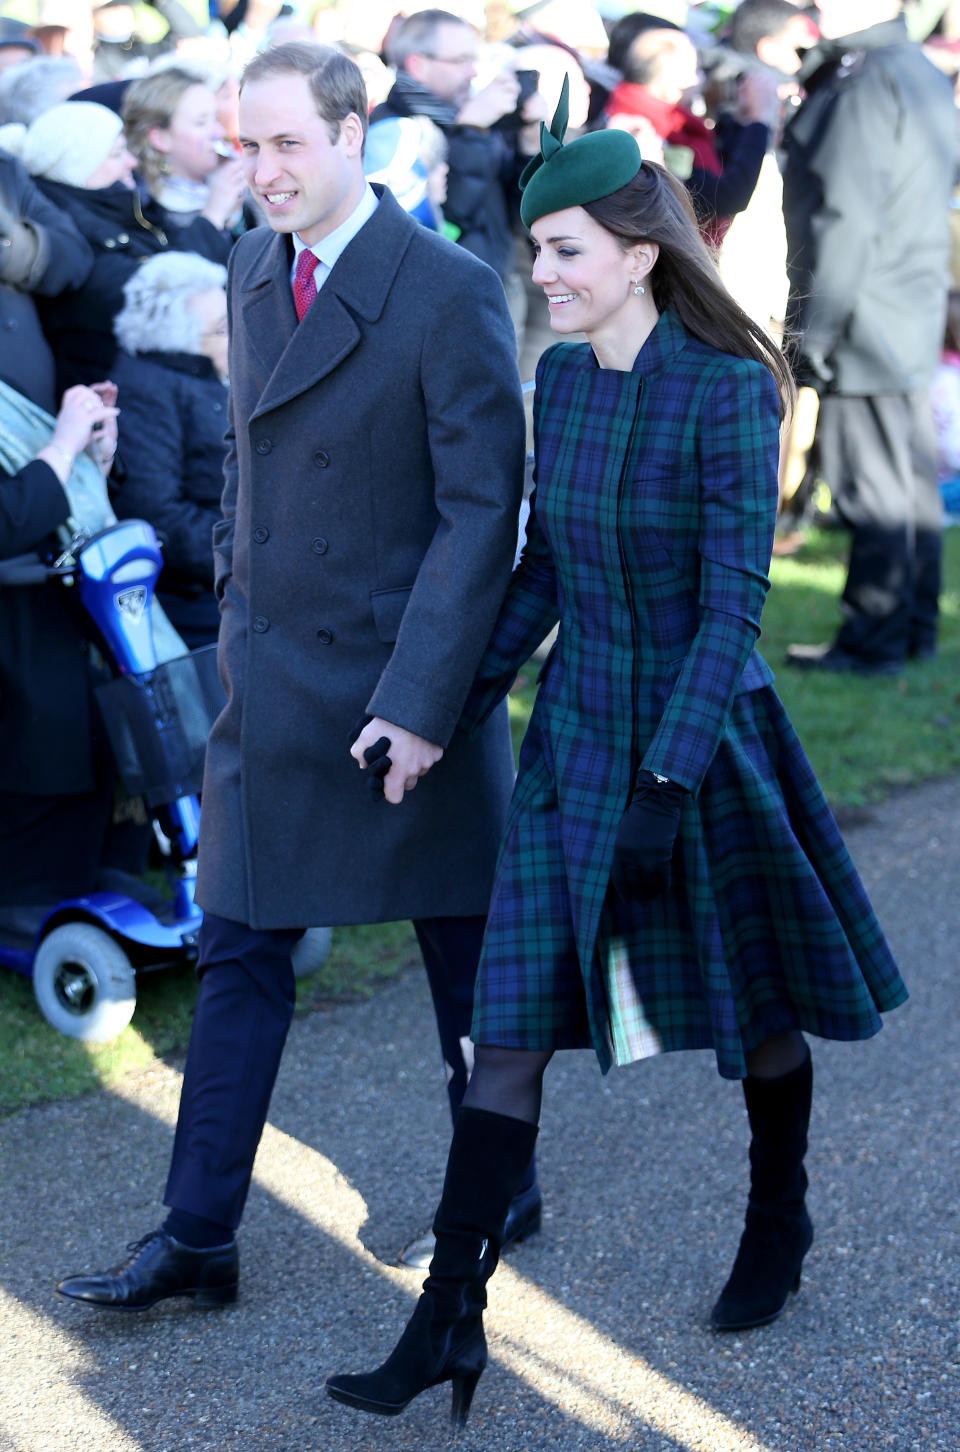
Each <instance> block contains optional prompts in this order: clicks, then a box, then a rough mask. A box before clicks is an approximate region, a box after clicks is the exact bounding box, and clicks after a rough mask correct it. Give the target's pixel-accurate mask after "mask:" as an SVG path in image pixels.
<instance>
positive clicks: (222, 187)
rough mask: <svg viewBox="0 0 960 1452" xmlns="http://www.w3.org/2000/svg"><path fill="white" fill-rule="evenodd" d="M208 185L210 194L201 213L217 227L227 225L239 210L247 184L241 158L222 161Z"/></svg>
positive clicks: (212, 174) (210, 177) (209, 178)
mask: <svg viewBox="0 0 960 1452" xmlns="http://www.w3.org/2000/svg"><path fill="white" fill-rule="evenodd" d="M207 186H208V187H209V188H210V194H209V196H208V197H207V204H206V206H205V207H204V209H203V211H202V212H201V214H200V215H201V216H203V217H206V219H207V221H208V222H212V223H213V225H214V226H215V227H226V225H227V223H228V222H229V221H230V220H231V219H232V218H233V217H235V216H236V215H237V213H238V212H239V210H240V206H241V203H242V201H243V194H244V192H245V190H246V186H247V183H246V181H245V179H244V175H243V163H242V161H241V160H240V158H239V157H231V158H229V159H228V160H226V161H221V163H220V165H219V166H218V167H217V169H216V171H214V172H212V173H211V175H210V176H209V177H208V178H207Z"/></svg>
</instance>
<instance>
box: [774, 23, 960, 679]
mask: <svg viewBox="0 0 960 1452" xmlns="http://www.w3.org/2000/svg"><path fill="white" fill-rule="evenodd" d="M899 12H900V5H899V3H898V0H821V4H820V12H819V13H820V28H821V31H822V34H823V40H822V41H821V43H820V44H819V45H818V46H816V47H815V48H814V49H813V50H811V51H810V52H808V54H807V56H806V57H805V59H804V63H803V66H802V68H801V71H800V72H799V76H798V79H799V80H800V83H801V85H802V86H803V88H804V91H805V99H804V101H803V103H802V105H801V106H800V107H799V108H798V109H797V110H796V112H795V113H794V115H793V117H792V118H791V120H790V121H789V122H788V124H787V126H786V129H785V132H784V138H783V146H784V152H785V158H786V160H785V167H784V177H783V205H784V219H785V222H786V230H787V268H788V273H789V276H790V300H789V304H788V315H787V332H788V335H789V338H790V342H791V344H792V347H793V349H794V351H795V354H796V362H795V369H796V372H797V380H798V382H799V383H801V384H803V385H806V386H808V387H811V388H814V389H815V390H816V391H817V392H818V393H819V394H820V395H821V401H820V416H819V422H818V425H817V444H818V453H819V460H820V465H821V469H822V472H823V475H824V478H825V479H826V480H827V483H828V484H829V485H830V489H831V493H832V495H833V503H834V508H835V511H836V513H837V516H838V517H839V519H840V521H841V523H842V524H843V525H844V526H845V527H846V528H847V529H848V530H849V531H850V562H849V567H848V571H847V580H846V584H845V586H844V591H843V600H842V609H843V619H842V623H841V626H840V629H839V631H838V633H837V636H836V638H835V639H834V640H833V641H830V642H825V643H818V644H815V645H810V644H802V645H794V646H791V647H790V648H789V650H788V652H787V661H788V663H789V664H790V665H792V666H795V667H798V668H800V669H805V670H819V671H831V672H837V671H841V672H854V673H856V674H860V675H893V674H896V673H897V672H898V671H900V670H901V669H902V668H903V666H904V664H905V662H907V661H908V660H918V659H925V658H928V657H931V656H933V655H934V653H935V651H936V639H937V620H938V610H939V607H938V599H939V593H940V562H941V548H942V517H943V506H942V503H941V499H940V492H939V489H938V487H937V475H936V453H935V446H934V434H933V415H932V409H931V405H930V384H931V381H932V379H933V375H934V371H935V369H936V365H937V360H938V358H939V356H940V349H941V347H942V344H943V326H944V319H945V314H946V301H947V284H948V274H947V263H948V257H949V232H948V215H949V203H950V190H951V187H952V185H953V173H954V166H955V150H956V141H955V133H956V110H955V107H954V103H953V95H952V92H951V87H950V83H949V82H948V80H947V78H946V77H945V76H943V75H941V74H940V73H939V72H938V71H937V69H936V68H935V66H933V65H932V64H931V62H930V61H928V60H927V58H926V57H925V56H924V54H923V52H922V51H921V49H920V47H919V46H918V45H916V44H914V42H913V41H911V40H909V39H908V37H907V31H906V27H905V24H904V20H903V17H902V16H901V15H900V13H899Z"/></svg>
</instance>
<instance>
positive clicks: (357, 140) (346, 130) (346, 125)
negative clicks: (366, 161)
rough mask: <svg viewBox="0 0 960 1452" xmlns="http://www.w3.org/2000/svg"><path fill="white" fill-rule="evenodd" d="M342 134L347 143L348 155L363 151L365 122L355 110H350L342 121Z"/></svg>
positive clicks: (358, 153)
mask: <svg viewBox="0 0 960 1452" xmlns="http://www.w3.org/2000/svg"><path fill="white" fill-rule="evenodd" d="M340 136H341V139H342V140H343V141H344V143H345V147H346V152H347V155H348V156H359V155H360V153H361V152H362V151H363V143H364V140H365V134H364V130H363V122H362V121H361V120H360V117H359V116H358V115H357V114H356V112H355V111H350V112H348V114H347V115H346V116H344V118H343V120H342V121H341V122H340Z"/></svg>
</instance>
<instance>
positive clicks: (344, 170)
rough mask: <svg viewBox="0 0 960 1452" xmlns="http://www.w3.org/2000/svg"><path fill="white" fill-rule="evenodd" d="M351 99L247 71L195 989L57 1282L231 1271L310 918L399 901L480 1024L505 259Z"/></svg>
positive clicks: (501, 527)
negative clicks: (396, 160) (142, 1141)
mask: <svg viewBox="0 0 960 1452" xmlns="http://www.w3.org/2000/svg"><path fill="white" fill-rule="evenodd" d="M366 114H367V111H366V98H365V94H364V89H363V81H362V77H361V73H360V71H359V69H358V67H357V66H356V65H355V64H354V62H352V61H351V60H349V59H348V58H347V57H345V56H343V55H341V54H339V53H338V52H336V51H332V50H327V49H325V48H323V47H315V46H312V45H287V46H279V47H276V48H273V49H271V50H268V51H265V52H263V53H262V54H261V55H259V56H258V57H257V58H256V59H255V60H254V61H252V62H251V63H250V65H249V66H248V67H247V70H246V72H245V75H244V81H243V89H242V94H241V138H242V142H243V146H244V154H245V157H246V168H247V176H248V180H249V182H250V184H251V188H252V190H253V192H254V195H255V196H256V197H257V199H258V200H259V201H260V203H261V204H262V205H263V207H264V209H265V211H266V215H267V219H268V221H269V223H270V226H271V228H272V229H273V230H268V229H266V228H263V229H258V230H257V231H255V232H252V233H249V234H247V235H246V236H244V237H242V238H241V239H240V241H239V242H238V244H237V247H236V250H235V252H234V255H233V257H232V259H231V264H230V275H229V279H228V299H229V311H230V329H231V333H230V350H229V371H230V419H231V428H230V433H229V451H228V457H227V464H226V483H225V489H224V495H223V510H224V520H223V523H222V524H220V525H218V526H217V527H216V529H215V532H214V546H215V559H216V567H215V568H216V590H217V593H218V596H219V597H220V601H221V611H222V623H221V631H220V642H219V664H220V671H221V676H222V679H223V683H224V686H225V688H226V691H227V697H228V700H227V705H226V708H225V709H224V711H223V713H222V714H221V716H220V717H219V719H218V720H217V722H216V723H215V725H214V728H213V731H212V733H211V737H210V742H209V747H208V751H207V762H206V771H205V776H204V787H203V810H202V819H201V827H200V857H199V874H198V887H197V897H198V901H199V902H200V905H201V906H202V908H203V910H204V919H203V927H202V930H201V942H200V965H199V972H200V994H199V998H198V1004H197V1009H196V1014H195V1017H194V1025H193V1032H192V1035H191V1044H190V1051H189V1055H188V1061H187V1066H186V1071H185V1076H184V1088H183V1095H182V1099H181V1108H180V1117H179V1122H178V1127H177V1136H176V1141H175V1145H174V1153H173V1162H172V1165H171V1171H170V1176H169V1179H168V1182H167V1188H166V1193H165V1200H166V1203H167V1205H168V1206H169V1207H171V1209H170V1215H169V1216H168V1217H167V1220H166V1222H165V1225H164V1228H163V1229H162V1230H159V1231H157V1232H154V1233H153V1234H151V1235H150V1236H148V1237H147V1238H146V1239H145V1240H144V1241H143V1242H141V1243H140V1244H139V1245H138V1247H137V1248H136V1250H135V1252H134V1255H133V1257H132V1259H131V1260H129V1261H128V1262H127V1263H126V1264H125V1265H123V1266H121V1267H119V1268H118V1269H117V1270H115V1271H112V1272H109V1273H107V1274H104V1275H95V1276H83V1277H72V1278H71V1279H69V1280H68V1281H65V1282H63V1283H62V1284H61V1286H60V1287H59V1290H60V1293H61V1295H63V1296H65V1297H67V1298H68V1299H72V1300H77V1301H82V1302H85V1303H86V1304H90V1305H96V1306H117V1305H122V1306H125V1307H127V1308H130V1309H138V1308H142V1307H145V1306H148V1305H151V1304H153V1302H155V1301H156V1300H159V1299H160V1298H162V1297H165V1296H174V1295H194V1296H196V1298H197V1299H198V1300H200V1301H201V1302H205V1303H213V1302H222V1301H227V1300H231V1299H233V1297H234V1296H235V1295H236V1288H237V1276H238V1271H237V1248H236V1241H235V1239H234V1230H235V1228H236V1226H237V1225H238V1223H239V1220H240V1217H241V1214H242V1210H243V1205H244V1201H245V1198H246V1194H247V1188H248V1185H249V1180H250V1174H251V1170H252V1167H253V1159H254V1155H255V1152H256V1147H257V1143H258V1141H259V1138H260V1134H261V1130H262V1126H263V1123H264V1119H265V1116H266V1113H267V1107H268V1103H269V1098H270V1093H271V1090H272V1086H273V1081H274V1077H275V1074H276V1071H277V1066H278V1063H279V1059H280V1055H281V1052H282V1048H283V1043H284V1039H285V1036H286V1032H287V1028H288V1025H289V1022H290V1017H291V1014H292V1009H293V996H294V979H293V972H292V968H291V964H290V949H291V947H292V946H293V944H294V943H295V942H296V940H297V937H298V935H299V933H300V932H302V930H303V928H304V926H305V925H306V924H311V923H333V924H336V923H357V922H382V921H388V920H391V919H397V918H402V917H412V918H413V919H414V921H415V925H416V928H417V931H418V936H419V938H420V942H421V945H422V947H423V949H424V957H425V961H426V963H427V968H428V973H429V975H430V980H431V988H432V991H433V994H434V1001H435V1005H436V1007H437V1011H438V1017H443V1018H445V1019H446V1021H447V1022H448V1023H452V1022H453V1019H454V1012H453V1009H454V1008H455V1009H456V1011H457V1013H462V1012H463V1011H464V1010H466V1020H465V1021H463V1020H461V1024H460V1033H461V1035H462V1036H464V1037H465V1036H466V1034H467V1033H468V1032H469V1008H470V1002H471V1000H472V989H473V978H474V974H475V970H476V962H477V957H478V954H479V946H480V938H481V936H482V929H483V915H484V914H485V912H486V908H487V902H488V898H489V892H490V885H491V882H492V877H493V871H494V866H495V860H496V855H497V848H498V841H499V835H500V830H501V827H502V823H503V818H504V814H505V811H506V806H507V802H508V800H509V795H510V790H511V786H512V781H513V763H512V754H511V749H510V741H509V732H508V728H507V720H506V715H505V712H504V708H503V707H502V706H501V708H500V709H499V711H498V712H496V713H495V714H494V716H493V718H492V719H491V720H490V722H489V723H488V724H487V725H486V726H485V727H484V729H483V730H482V731H481V732H480V734H479V736H478V738H477V739H476V740H475V741H468V740H467V739H466V738H465V737H464V736H463V735H462V734H459V735H457V736H454V728H455V727H456V724H457V721H458V719H459V717H460V713H461V709H462V706H463V702H464V699H465V697H466V694H467V691H468V689H469V686H470V683H471V681H472V679H473V675H474V671H475V669H476V666H477V662H478V661H479V659H480V656H481V654H482V651H483V648H484V645H485V643H486V640H487V638H488V636H489V633H490V630H491V628H492V626H493V622H494V620H495V618H496V614H497V610H498V608H499V604H500V601H501V599H502V596H503V592H504V590H505V588H506V585H507V582H508V580H509V577H510V570H511V566H512V562H513V556H514V551H515V545H516V533H517V519H518V512H519V506H520V500H521V494H522V479H523V466H524V454H525V449H524V435H525V430H524V419H523V407H522V398H521V393H520V386H519V375H518V373H517V366H516V360H515V349H514V340H513V331H512V327H511V324H510V320H509V315H508V312H507V309H506V303H505V299H504V296H503V290H502V287H501V285H500V282H499V280H498V278H497V276H496V274H495V273H494V272H493V271H492V270H491V269H489V268H487V267H486V266H485V265H484V264H483V263H481V262H479V261H478V260H477V259H476V258H474V257H471V256H470V255H469V254H468V253H467V252H465V251H463V250H462V249H459V248H457V247H456V246H454V245H453V244H451V243H449V242H448V241H446V240H445V239H444V238H441V237H439V236H437V235H436V234H435V233H432V232H430V231H428V230H427V229H426V228H424V227H420V226H419V225H418V224H417V222H415V221H414V220H413V219H412V218H410V217H409V216H407V214H406V213H405V212H403V210H402V209H401V208H400V206H399V205H398V203H397V202H396V201H395V200H394V199H393V197H392V196H391V195H390V193H389V192H387V191H380V192H375V191H374V190H373V189H371V188H370V187H369V185H368V184H367V182H366V180H365V178H364V176H363V168H362V148H363V140H364V133H365V120H366ZM291 234H292V241H291ZM317 275H318V276H319V283H320V285H319V287H318V286H317V280H316V279H317ZM298 318H299V319H300V321H299V322H298ZM358 718H359V719H358ZM364 720H366V723H367V724H366V725H364V724H363V722H364ZM361 728H362V729H361ZM358 732H359V735H358V734H357V733H358ZM354 737H355V738H356V739H355V741H354V746H353V755H354V757H355V761H352V760H351V759H350V740H351V738H354ZM368 762H369V763H370V766H371V768H372V769H374V770H376V771H377V772H378V773H382V775H381V776H380V780H381V781H382V787H383V795H382V797H379V798H378V797H377V796H376V795H375V794H373V793H371V792H369V791H368V790H367V785H366V783H367V780H368V779H367V778H364V777H361V776H360V774H359V773H358V770H357V765H358V764H359V765H361V766H363V765H365V764H366V763H368ZM374 779H375V780H376V779H377V778H374ZM414 788H416V791H415V792H414V794H413V795H412V796H410V793H411V792H412V791H413V789H414ZM451 1005H452V1006H451ZM441 1028H442V1025H441ZM443 1047H444V1054H445V1056H446V1057H447V1060H448V1064H449V1065H450V1068H451V1071H452V1072H454V1073H456V1071H457V1069H458V1063H457V1060H459V1069H460V1074H461V1083H464V1082H465V1072H464V1069H463V1061H462V1052H463V1051H462V1048H461V1047H457V1048H456V1049H454V1048H452V1047H449V1046H448V1043H447V1042H444V1045H443ZM454 1055H456V1058H455V1057H454ZM461 1093H462V1088H461ZM529 1169H530V1162H529V1160H528V1165H527V1166H525V1170H526V1171H528V1172H529ZM528 1187H529V1189H530V1191H531V1203H532V1204H533V1205H534V1207H535V1211H534V1213H535V1214H536V1215H537V1216H538V1215H539V1195H538V1193H537V1192H536V1187H535V1183H534V1182H533V1181H532V1180H529V1181H528Z"/></svg>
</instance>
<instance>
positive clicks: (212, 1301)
mask: <svg viewBox="0 0 960 1452" xmlns="http://www.w3.org/2000/svg"><path fill="white" fill-rule="evenodd" d="M236 1299H237V1282H236V1281H234V1282H233V1284H232V1285H225V1286H203V1287H202V1288H201V1289H200V1290H198V1291H195V1292H194V1296H193V1304H194V1305H195V1306H199V1307H200V1309H201V1310H206V1309H209V1308H210V1307H212V1306H229V1305H232V1304H233V1302H234V1301H235V1300H236Z"/></svg>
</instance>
